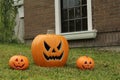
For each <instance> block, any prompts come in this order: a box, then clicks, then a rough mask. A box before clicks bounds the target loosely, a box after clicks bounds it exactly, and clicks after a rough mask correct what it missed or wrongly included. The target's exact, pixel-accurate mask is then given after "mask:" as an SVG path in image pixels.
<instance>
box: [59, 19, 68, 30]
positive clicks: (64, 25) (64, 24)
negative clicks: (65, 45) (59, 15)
mask: <svg viewBox="0 0 120 80" xmlns="http://www.w3.org/2000/svg"><path fill="white" fill-rule="evenodd" d="M61 29H62V32H68V21H64V22H63V23H62V28H61Z"/></svg>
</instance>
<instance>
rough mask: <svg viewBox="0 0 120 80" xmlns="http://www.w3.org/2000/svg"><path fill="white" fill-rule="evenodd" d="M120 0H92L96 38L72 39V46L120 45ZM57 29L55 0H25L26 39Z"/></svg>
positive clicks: (70, 42)
mask: <svg viewBox="0 0 120 80" xmlns="http://www.w3.org/2000/svg"><path fill="white" fill-rule="evenodd" d="M119 4H120V0H115V1H114V0H92V18H93V21H92V22H93V29H96V30H97V31H98V32H97V37H96V38H95V39H87V40H86V39H83V40H70V41H69V44H70V46H71V47H93V46H117V45H120V5H119ZM48 29H55V11H54V0H37V1H34V0H25V39H26V40H29V39H33V38H34V37H35V36H36V35H37V34H40V33H46V31H47V30H48Z"/></svg>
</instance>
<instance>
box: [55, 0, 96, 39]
mask: <svg viewBox="0 0 120 80" xmlns="http://www.w3.org/2000/svg"><path fill="white" fill-rule="evenodd" d="M55 28H56V34H61V35H64V36H65V37H66V38H67V39H84V38H95V37H96V30H92V10H91V0H55ZM83 34H84V35H83ZM81 35H82V37H81ZM90 35H91V36H90Z"/></svg>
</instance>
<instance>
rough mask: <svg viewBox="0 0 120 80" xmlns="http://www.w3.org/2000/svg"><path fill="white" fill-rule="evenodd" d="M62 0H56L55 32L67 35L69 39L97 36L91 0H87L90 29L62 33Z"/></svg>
mask: <svg viewBox="0 0 120 80" xmlns="http://www.w3.org/2000/svg"><path fill="white" fill-rule="evenodd" d="M60 2H61V1H60V0H55V33H56V34H59V35H63V36H65V37H66V38H67V39H68V40H73V39H87V38H95V37H96V33H97V30H93V29H92V28H93V27H92V8H91V6H92V5H91V0H87V15H88V16H87V18H88V19H87V21H88V31H76V32H67V33H61V4H60Z"/></svg>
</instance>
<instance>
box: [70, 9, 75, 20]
mask: <svg viewBox="0 0 120 80" xmlns="http://www.w3.org/2000/svg"><path fill="white" fill-rule="evenodd" d="M73 18H74V8H71V9H69V19H73Z"/></svg>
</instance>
